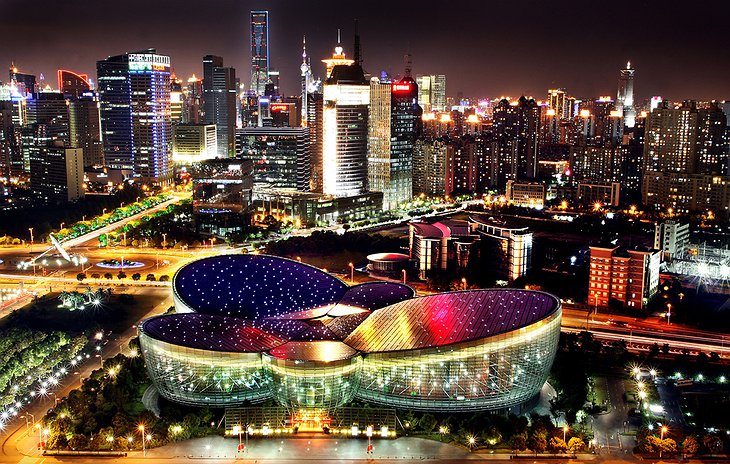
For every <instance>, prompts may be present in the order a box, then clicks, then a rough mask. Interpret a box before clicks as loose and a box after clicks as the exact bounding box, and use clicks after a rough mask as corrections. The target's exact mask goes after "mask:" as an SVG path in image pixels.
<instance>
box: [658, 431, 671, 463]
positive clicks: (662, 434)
mask: <svg viewBox="0 0 730 464" xmlns="http://www.w3.org/2000/svg"><path fill="white" fill-rule="evenodd" d="M668 431H669V429H668V428H667V426H666V425H662V433H661V435H660V436H661V439H662V444H661V445H660V446H659V459H661V457H662V448H664V443H663V442H664V434H665V433H667V432H668Z"/></svg>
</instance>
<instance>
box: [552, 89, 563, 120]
mask: <svg viewBox="0 0 730 464" xmlns="http://www.w3.org/2000/svg"><path fill="white" fill-rule="evenodd" d="M548 107H549V108H550V109H551V110H553V111H554V112H555V113H554V116H556V117H557V118H558V119H567V118H568V101H567V100H566V96H565V89H549V90H548Z"/></svg>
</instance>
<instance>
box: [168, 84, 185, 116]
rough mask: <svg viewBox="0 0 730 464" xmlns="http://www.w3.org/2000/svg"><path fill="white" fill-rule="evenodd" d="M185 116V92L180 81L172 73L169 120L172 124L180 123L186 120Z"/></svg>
mask: <svg viewBox="0 0 730 464" xmlns="http://www.w3.org/2000/svg"><path fill="white" fill-rule="evenodd" d="M185 116H186V115H185V94H184V93H183V88H182V81H181V80H180V79H178V78H177V76H174V75H173V76H172V77H171V79H170V120H171V121H172V123H173V124H180V123H183V122H187V121H186V120H185Z"/></svg>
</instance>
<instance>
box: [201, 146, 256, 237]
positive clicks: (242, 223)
mask: <svg viewBox="0 0 730 464" xmlns="http://www.w3.org/2000/svg"><path fill="white" fill-rule="evenodd" d="M251 169H252V168H251V162H250V161H247V160H241V159H236V158H229V159H214V160H206V161H202V162H200V163H193V165H192V166H191V168H190V175H191V177H192V179H193V220H194V221H195V229H196V230H197V231H198V232H200V233H206V234H211V235H216V236H219V237H225V236H227V235H229V234H238V233H241V232H242V231H243V230H245V229H246V228H247V227H249V226H250V225H251V210H252V204H253V174H252V172H251Z"/></svg>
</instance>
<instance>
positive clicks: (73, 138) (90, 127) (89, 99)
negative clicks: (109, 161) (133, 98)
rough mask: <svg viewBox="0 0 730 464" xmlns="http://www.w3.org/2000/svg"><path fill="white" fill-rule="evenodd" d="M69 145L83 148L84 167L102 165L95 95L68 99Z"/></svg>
mask: <svg viewBox="0 0 730 464" xmlns="http://www.w3.org/2000/svg"><path fill="white" fill-rule="evenodd" d="M68 105H69V106H68V113H69V141H70V146H72V147H76V148H81V149H83V150H84V167H86V166H103V165H104V143H103V141H102V136H101V118H100V115H99V98H98V97H97V96H95V95H87V96H81V97H78V98H74V99H71V100H69V102H68Z"/></svg>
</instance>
